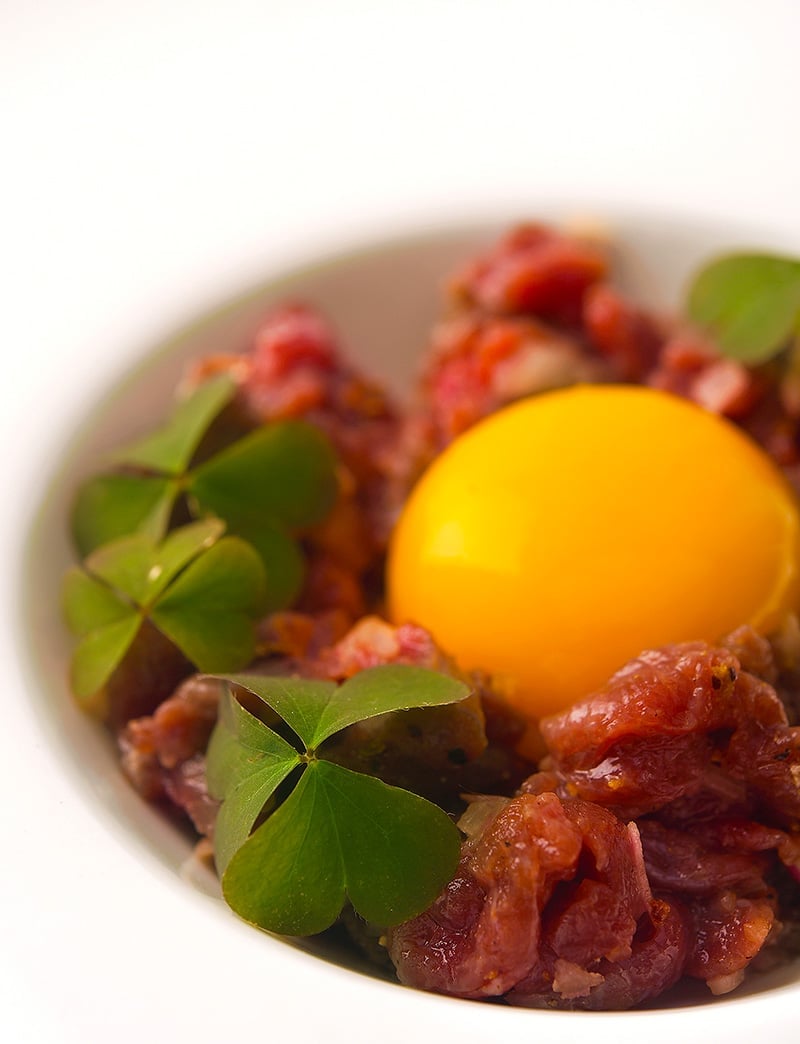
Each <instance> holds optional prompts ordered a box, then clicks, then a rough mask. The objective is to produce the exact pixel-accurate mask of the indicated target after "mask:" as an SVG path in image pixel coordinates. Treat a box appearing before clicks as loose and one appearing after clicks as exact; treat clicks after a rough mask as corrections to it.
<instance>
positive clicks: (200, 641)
mask: <svg viewBox="0 0 800 1044" xmlns="http://www.w3.org/2000/svg"><path fill="white" fill-rule="evenodd" d="M265 582H266V581H265V577H264V567H263V565H262V564H261V559H260V558H259V556H258V554H257V553H256V552H255V551H254V550H253V548H251V547H250V545H249V544H246V543H245V542H244V541H243V540H240V539H239V538H238V537H223V539H222V540H220V541H219V542H218V543H216V544H214V546H213V547H212V548H210V549H209V550H208V551H206V552H205V553H204V554H202V555H200V556H199V557H198V558H196V559H194V561H193V562H192V563H191V564H190V565H189V566H188V567H187V568H186V569H185V570H184V572H183V573H181V574H180V576H179V577H178V578H177V579H176V580H175V581H174V582H173V583H172V584H171V586H170V587H168V588H167V590H166V591H165V592H164V594H163V595H162V596H161V597H160V598H159V600H158V601H157V602H156V603H155V605H154V606H153V608H152V611H151V616H152V620H153V622H154V623H155V625H156V626H157V627H158V628H159V630H161V631H163V632H164V634H166V635H167V637H168V638H170V639H171V640H172V641H173V642H174V643H175V644H176V645H177V646H178V648H179V649H181V651H182V652H183V653H184V654H185V655H186V656H187V657H188V659H190V660H191V661H192V663H194V664H195V665H196V666H197V667H199V668H200V670H201V671H229V670H237V669H238V668H241V667H243V666H244V665H245V664H246V663H248V662H249V661H250V660H251V659H252V658H253V654H254V652H255V635H254V631H253V618H254V616H255V615H257V613H258V611H259V609H260V607H261V605H262V604H263V599H264V588H265Z"/></svg>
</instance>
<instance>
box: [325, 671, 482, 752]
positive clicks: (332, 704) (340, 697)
mask: <svg viewBox="0 0 800 1044" xmlns="http://www.w3.org/2000/svg"><path fill="white" fill-rule="evenodd" d="M470 691H471V690H470V688H469V686H468V685H465V684H464V683H463V682H461V681H458V679H457V678H452V677H450V675H448V674H441V673H440V672H439V671H431V670H428V669H427V668H425V667H414V666H412V665H411V664H402V663H387V664H382V665H381V666H378V667H370V668H369V669H368V670H364V671H359V672H358V673H357V674H354V675H353V676H352V678H348V679H347V681H346V682H344V684H343V685H340V686H339V687H338V689H337V690H336V691H335V693H333V695H332V697H331V699H330V700H329V701H328V703H327V705H326V706H325V708H324V709H323V710H322V712H321V713H320V715H319V718H318V720H317V726H316V729H315V730H314V734H313V736H312V738H311V741H310V743H309V746H310V747H312V748H316V747H318V746H319V744H320V743H322V741H323V740H326V739H328V737H329V736H332V735H333V734H334V733H336V732H339V731H340V730H341V729H344V728H346V727H347V726H348V725H353V724H354V723H355V722H357V721H366V719H367V718H374V717H376V716H377V715H378V714H386V713H388V712H389V711H396V710H409V709H410V708H411V707H441V706H443V705H445V704H449V703H460V702H461V700H465V699H466V698H467V696H469V694H470Z"/></svg>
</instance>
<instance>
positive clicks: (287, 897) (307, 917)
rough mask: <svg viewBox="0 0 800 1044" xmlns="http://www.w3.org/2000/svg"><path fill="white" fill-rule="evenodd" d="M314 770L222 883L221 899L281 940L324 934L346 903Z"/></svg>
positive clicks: (330, 822) (332, 826)
mask: <svg viewBox="0 0 800 1044" xmlns="http://www.w3.org/2000/svg"><path fill="white" fill-rule="evenodd" d="M315 768H316V766H315V765H309V767H308V768H307V769H306V770H305V772H304V773H303V775H302V776H301V777H300V782H299V783H298V784H297V786H296V787H295V789H294V790H293V791H292V793H291V794H290V795H289V797H288V798H287V799H286V801H284V803H283V804H282V805H281V806H280V808H278V810H277V812H273V813H272V815H271V816H270V817H269V819H268V820H267V821H266V823H264V824H262V826H260V827H259V828H258V829H257V830H256V831H255V833H254V834H253V835H252V836H251V837H250V838H249V839H248V840H247V841H245V843H244V844H243V845H242V847H241V848H240V849H239V850H238V852H236V854H235V855H234V856H233V858H232V859H231V861H230V862H229V863H228V869H227V870H226V872H225V874H224V876H223V878H222V894H223V895H224V897H225V899H226V900H227V902H228V903H229V905H230V906H231V907H232V909H233V910H235V911H236V913H238V914H239V916H240V917H243V918H244V919H245V920H246V921H250V922H251V923H252V924H257V925H258V926H259V927H261V928H266V929H267V930H268V931H272V932H279V933H281V934H283V935H316V933H317V932H321V931H324V930H325V929H326V928H329V927H330V925H332V924H333V922H334V921H335V920H336V918H337V917H338V916H339V913H340V912H341V909H342V906H343V905H344V900H345V880H346V879H345V871H344V865H343V862H342V854H341V848H340V845H339V838H338V836H337V832H336V822H335V820H334V818H333V816H332V815H331V810H330V806H329V804H328V802H327V800H326V795H325V793H324V785H323V786H320V776H319V773H318V772H316V771H315Z"/></svg>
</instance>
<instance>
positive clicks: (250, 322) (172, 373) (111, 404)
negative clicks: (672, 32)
mask: <svg viewBox="0 0 800 1044" xmlns="http://www.w3.org/2000/svg"><path fill="white" fill-rule="evenodd" d="M537 216H541V215H539V214H537ZM568 216H569V215H568V214H563V213H561V214H554V213H549V214H545V215H544V217H546V218H547V219H555V220H560V219H561V218H565V217H568ZM599 217H600V218H601V219H602V220H603V221H604V223H605V224H606V225H607V226H608V228H609V231H610V233H611V235H612V237H613V240H614V242H615V243H616V244H618V245H617V246H615V248H614V251H615V266H616V273H617V281H618V283H619V284H620V285H622V286H623V287H624V288H626V289H628V290H630V291H631V292H633V293H634V294H636V295H637V297H638V298H639V299H640V300H642V301H643V302H645V303H647V304H649V305H651V306H655V307H657V308H664V309H669V308H672V307H675V306H676V305H677V304H678V302H679V300H680V289H681V286H682V285H683V283H684V281H685V280H686V278H687V276H688V275H689V274H690V272H691V270H692V269H693V267H694V266H695V265H696V264H697V263H699V262H700V261H701V260H702V259H704V258H706V257H707V256H708V255H709V254H711V253H713V252H714V251H716V250H722V249H731V248H733V247H736V246H746V245H751V246H752V245H758V246H761V247H762V248H764V247H773V248H776V249H781V248H786V247H789V246H791V244H790V243H784V242H783V241H782V237H780V236H777V235H769V236H767V235H765V234H764V233H763V232H761V233H760V234H754V233H752V232H750V231H749V230H741V229H731V228H729V227H704V226H701V225H699V224H698V223H697V222H694V221H681V220H673V219H671V218H661V219H658V220H655V219H653V218H651V217H641V216H637V215H619V214H613V215H608V214H602V215H599ZM498 231H500V229H499V228H498V227H496V226H494V225H489V224H486V225H481V226H475V227H462V228H458V229H444V230H442V229H432V230H428V231H423V232H421V233H419V234H417V235H413V236H409V237H406V238H403V239H399V240H394V241H390V242H384V243H379V244H376V245H370V246H367V247H362V248H360V249H356V250H352V251H349V252H345V253H342V254H341V255H338V256H335V257H331V258H328V259H326V260H323V261H321V262H319V263H316V264H313V265H310V266H308V267H304V268H298V269H296V270H294V271H292V272H290V273H288V274H282V275H281V276H280V277H278V278H274V279H270V280H268V281H266V282H264V283H263V284H262V285H259V286H257V287H255V288H253V289H252V290H250V291H249V292H248V293H246V294H245V295H243V296H242V297H240V298H238V299H236V300H234V301H233V302H231V303H228V304H225V305H224V306H222V307H220V308H217V309H216V310H214V311H212V312H209V313H207V314H205V315H202V316H201V318H199V319H198V320H197V321H194V322H192V323H191V324H190V325H188V326H186V327H185V328H184V329H182V330H180V331H179V332H177V333H175V334H174V335H173V336H171V337H169V338H167V339H165V340H164V342H163V343H161V344H159V345H155V346H153V347H152V348H151V349H150V350H148V351H145V352H144V354H143V361H142V362H141V363H140V364H139V365H138V366H137V367H136V368H135V370H134V371H133V372H129V373H127V374H123V375H121V376H120V378H119V379H118V380H117V382H116V383H115V384H114V385H113V386H112V387H109V388H108V390H107V394H106V395H105V396H103V398H102V401H99V402H89V403H86V414H85V416H86V419H85V421H84V423H83V424H82V426H81V428H80V430H79V431H78V432H74V433H73V432H65V433H64V445H65V447H66V448H65V449H64V451H63V453H62V455H61V457H60V459H59V460H57V461H55V462H54V463H53V467H52V472H51V477H50V480H49V482H48V483H47V484H46V487H45V490H44V492H43V496H42V500H41V503H40V505H39V509H38V511H37V514H36V517H35V520H34V522H33V525H32V527H31V533H30V539H29V542H28V547H27V554H26V561H25V564H24V577H23V596H22V597H23V606H22V617H23V626H24V630H25V631H26V633H27V634H28V635H29V636H30V638H29V643H30V648H29V650H28V652H29V661H30V672H31V676H32V678H33V679H34V691H33V692H32V693H31V698H32V699H33V700H34V701H35V702H36V707H37V709H38V710H39V711H40V712H41V713H40V718H41V721H42V727H43V729H45V730H46V731H47V732H48V733H49V736H50V739H51V742H52V745H53V748H54V758H57V759H58V761H59V762H60V768H61V769H62V770H63V771H65V772H67V773H69V774H70V775H72V776H73V777H74V778H79V779H80V780H81V783H82V785H83V786H84V787H85V789H86V793H87V799H88V800H91V801H94V802H95V803H97V804H98V805H99V806H100V807H101V808H102V809H103V810H104V812H105V814H106V815H107V818H108V822H109V827H110V829H114V830H117V831H122V832H124V833H125V835H126V836H127V837H128V838H130V840H131V841H132V842H133V844H132V858H135V857H138V858H145V859H152V858H155V859H158V860H160V862H161V863H162V864H163V865H164V866H165V867H167V868H168V869H169V871H170V872H172V873H174V874H176V875H180V876H181V877H183V878H185V879H186V880H187V882H188V884H187V887H194V888H197V889H200V890H201V891H203V892H206V893H207V894H208V895H209V896H210V897H213V900H214V901H218V902H221V900H219V892H218V888H217V884H216V880H215V879H214V877H213V875H211V874H210V873H209V872H207V871H206V872H204V871H203V870H202V869H201V868H200V867H198V866H194V865H193V863H192V861H191V859H190V856H191V850H192V842H191V839H190V838H189V837H188V836H186V835H185V834H184V833H182V832H181V831H180V830H179V829H178V828H177V827H175V826H174V825H173V824H172V823H170V822H168V821H166V820H165V819H164V818H163V817H162V816H161V815H160V814H159V813H158V812H157V811H156V810H155V809H153V808H151V807H150V806H148V805H147V804H145V803H144V802H143V801H142V800H141V799H139V797H138V796H137V795H136V794H134V793H133V791H132V790H131V789H130V788H129V786H128V785H127V783H126V782H125V780H124V779H123V777H122V775H121V773H120V770H119V767H118V763H117V758H116V753H115V750H114V746H113V744H112V742H111V741H110V739H109V738H108V736H107V735H106V734H105V732H104V731H103V730H102V729H101V728H100V727H99V726H98V725H97V724H96V723H95V722H94V721H93V720H91V719H89V718H88V717H86V716H85V715H83V714H82V713H81V712H80V711H79V710H78V709H77V708H76V706H75V704H74V702H73V701H72V699H71V697H70V695H69V693H68V691H67V688H66V685H65V681H64V678H65V665H66V663H67V662H68V659H69V655H70V639H69V636H68V634H67V633H66V631H65V628H64V626H63V624H62V621H61V619H60V614H59V583H60V577H61V575H62V573H63V571H64V570H65V568H66V567H67V565H68V564H70V562H71V561H72V553H71V549H70V546H69V543H68V539H67V533H66V518H67V514H68V510H69V504H70V501H71V498H72V496H73V494H74V490H75V488H76V486H77V484H78V483H79V482H80V480H81V479H82V478H83V477H84V476H85V475H87V474H89V473H91V472H93V471H95V470H97V468H98V466H99V464H100V461H101V458H102V456H103V454H104V452H105V451H107V450H109V449H111V448H113V447H115V446H116V445H119V444H121V443H123V442H124V441H126V440H128V439H129V438H131V437H133V436H135V435H137V434H139V433H141V432H144V431H146V430H147V429H148V428H150V427H152V425H153V424H154V423H155V422H157V421H158V420H159V419H160V418H161V417H163V416H164V414H165V413H166V411H167V409H168V405H169V402H170V400H171V397H172V395H173V390H174V388H175V386H176V384H177V383H178V380H179V379H180V376H181V373H182V371H183V368H184V366H185V364H186V362H187V360H190V359H195V358H197V357H199V356H201V355H203V354H207V353H212V352H219V351H230V350H237V349H240V348H244V347H245V346H246V345H247V344H248V342H249V340H250V338H251V337H252V335H253V333H254V332H255V329H256V328H257V326H258V325H259V322H260V321H261V319H262V318H263V316H264V314H265V313H266V312H267V311H268V310H269V309H270V307H271V306H273V305H275V304H277V303H280V302H283V301H286V300H287V299H289V300H303V301H307V302H309V303H312V304H314V305H315V306H317V307H319V308H320V309H321V310H322V311H323V312H324V313H325V314H327V316H328V317H329V318H330V319H331V320H332V321H333V323H334V325H335V326H336V327H337V329H338V330H339V333H340V334H341V338H342V341H343V343H344V345H345V346H346V348H347V352H348V355H349V356H350V358H352V359H353V360H354V361H355V362H356V363H357V364H359V365H360V366H362V367H363V368H364V369H365V370H366V371H367V372H368V373H371V374H373V375H375V376H376V377H378V378H380V379H382V380H384V381H385V382H387V383H388V384H389V385H390V386H391V387H392V388H394V389H395V390H396V391H398V392H399V393H402V391H403V389H404V388H406V387H407V386H408V384H409V381H410V379H411V377H412V375H413V373H414V370H415V367H416V363H417V360H418V358H419V357H420V355H421V353H422V351H423V350H424V348H425V345H426V342H427V337H428V331H429V329H430V326H431V323H432V322H433V321H434V320H435V317H436V315H437V312H438V309H439V306H440V287H441V284H442V281H443V279H444V277H446V276H447V274H448V273H449V272H450V271H451V270H452V269H453V267H454V266H455V265H457V264H458V263H459V261H461V260H462V259H464V258H467V257H469V256H470V253H471V252H472V251H474V250H475V249H476V247H479V246H480V245H481V244H482V243H485V242H488V241H490V240H491V239H492V238H493V237H494V236H495V235H496V234H497V233H498ZM795 248H796V244H795ZM25 592H37V597H36V598H35V599H34V598H31V597H29V596H28V595H27V594H25ZM288 945H298V946H302V948H304V949H308V950H309V952H310V953H313V954H315V955H317V956H319V957H324V958H326V959H330V960H335V961H337V962H339V963H343V964H347V965H348V966H350V967H353V968H354V969H357V970H361V971H365V972H367V973H369V974H379V973H376V972H375V971H374V970H373V969H372V968H371V967H369V966H367V965H365V964H364V963H363V962H362V961H361V960H360V959H359V958H358V957H356V956H355V955H353V953H352V952H351V951H350V950H349V949H348V948H346V947H342V946H341V945H340V944H338V943H337V942H336V941H335V940H333V941H330V940H329V941H327V942H324V943H319V942H318V941H311V942H299V943H295V942H290V943H288ZM780 988H793V989H795V990H797V992H798V993H800V967H798V965H797V964H795V965H790V966H783V967H780V968H777V969H775V970H773V971H771V972H768V973H759V974H753V975H751V976H750V978H749V980H748V981H747V983H746V985H745V986H744V987H743V988H740V990H738V991H737V992H735V993H734V994H732V995H731V997H730V998H729V999H723V1000H722V1001H716V1002H715V1003H732V1002H735V1000H737V999H741V998H742V997H745V996H747V995H749V994H753V993H758V992H761V991H764V990H774V989H780ZM707 998H708V994H707V992H706V991H705V990H702V991H688V992H686V991H684V992H682V993H680V994H676V996H675V997H673V998H671V999H670V1002H669V1003H670V1004H672V1005H673V1006H675V1005H684V1004H687V1003H688V1004H693V1003H698V1002H702V1001H705V1000H706V999H707ZM661 1006H663V1002H662V1004H661Z"/></svg>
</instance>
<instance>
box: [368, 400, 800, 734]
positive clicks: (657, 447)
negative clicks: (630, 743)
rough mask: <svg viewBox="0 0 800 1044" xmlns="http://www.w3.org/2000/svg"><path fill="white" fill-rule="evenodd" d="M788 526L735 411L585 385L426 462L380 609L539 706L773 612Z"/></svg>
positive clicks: (768, 467) (787, 599) (791, 547)
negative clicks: (662, 648) (734, 420)
mask: <svg viewBox="0 0 800 1044" xmlns="http://www.w3.org/2000/svg"><path fill="white" fill-rule="evenodd" d="M799 532H800V521H799V519H798V506H797V503H796V501H795V497H794V495H793V493H792V492H791V490H790V489H789V487H788V485H787V484H786V482H785V480H784V479H783V477H782V476H781V474H780V472H779V471H778V469H777V467H776V466H775V465H774V464H773V462H772V461H771V460H770V459H769V458H768V457H767V456H766V455H765V454H764V453H763V452H762V451H761V450H760V449H759V448H758V447H757V446H756V445H755V443H753V442H752V441H751V440H750V439H749V438H748V437H747V436H745V435H744V434H743V433H741V432H740V431H739V430H738V429H737V428H735V427H734V426H733V425H732V424H730V423H729V422H727V421H725V420H722V419H720V418H719V417H716V416H714V415H712V414H710V413H707V412H705V411H703V410H701V409H700V408H699V407H697V406H694V405H693V404H691V403H689V402H686V401H684V400H682V399H679V398H676V397H674V396H671V395H668V394H666V393H663V392H658V391H654V390H651V389H647V388H642V387H632V386H625V387H623V386H612V385H606V386H603V385H592V386H582V387H577V388H572V389H569V390H566V391H559V392H552V393H549V394H546V395H541V396H537V397H534V398H531V399H527V400H524V401H522V402H520V403H518V404H516V405H514V406H511V407H508V408H507V409H505V410H503V411H501V412H499V413H497V414H495V415H494V416H492V417H490V418H489V419H487V420H486V421H484V422H482V423H481V424H479V425H477V426H476V427H475V428H473V429H471V430H470V431H468V432H467V433H466V434H465V435H463V436H462V437H461V438H460V439H458V440H457V441H456V442H455V443H453V444H452V445H451V446H450V447H449V448H448V449H447V450H446V451H445V452H444V453H443V454H442V456H441V457H439V458H438V459H437V460H436V461H435V462H434V464H433V465H432V466H431V468H430V469H429V470H428V471H427V472H426V474H425V475H424V476H423V477H422V479H421V480H420V482H419V483H418V485H417V487H416V488H415V490H414V492H413V494H412V496H411V498H410V500H409V503H408V505H407V506H406V508H405V511H404V513H403V515H402V517H401V519H400V521H399V524H398V526H397V528H396V531H395V533H394V536H393V540H392V544H391V547H390V554H389V566H388V588H389V610H390V615H391V616H392V618H393V619H394V620H395V621H396V622H401V621H404V620H413V621H416V622H417V623H420V624H422V625H424V626H425V627H427V628H429V629H430V630H431V632H432V633H433V635H434V637H435V638H436V640H437V641H438V642H439V644H440V645H441V646H442V647H443V648H444V649H445V650H446V651H447V652H449V653H450V654H452V655H453V656H454V657H455V658H456V660H457V661H458V663H459V664H460V666H461V667H463V668H465V669H473V668H482V669H484V670H486V671H489V672H490V673H492V674H493V675H494V676H495V678H496V679H497V681H498V682H500V683H501V685H503V687H504V689H505V691H506V692H507V694H508V697H509V699H510V701H511V702H512V703H513V704H514V705H516V706H517V707H518V708H519V709H521V710H523V711H525V712H526V713H527V714H528V715H530V716H537V717H539V716H543V715H545V714H548V713H552V712H554V711H557V710H560V709H563V708H564V707H566V706H568V705H569V704H570V703H571V702H573V701H574V700H576V699H578V698H580V697H582V696H584V695H587V694H588V693H590V692H591V691H593V690H594V689H596V688H597V687H598V686H600V685H601V684H602V683H603V682H604V681H605V680H606V679H607V678H608V677H609V675H610V674H612V673H613V672H614V671H615V670H616V669H617V668H618V667H620V666H621V665H622V664H623V663H625V661H626V660H628V659H629V658H631V657H632V656H635V655H637V654H638V653H639V652H641V651H642V650H643V649H646V648H651V647H654V646H658V645H662V644H664V643H667V642H673V641H683V640H687V639H699V638H704V639H707V640H709V641H713V640H715V639H717V638H719V637H721V636H722V635H724V634H725V633H726V632H728V631H731V630H733V629H734V628H735V627H738V626H739V625H740V624H743V623H751V624H752V625H753V626H754V627H756V628H757V629H759V630H760V631H762V632H769V631H770V630H771V629H774V628H775V627H777V626H779V624H780V622H781V620H782V619H783V617H784V616H785V614H786V613H787V611H789V610H790V609H793V608H796V607H797V603H798V589H799V585H798V550H799V547H798V544H799V541H800V537H799V535H798V534H799Z"/></svg>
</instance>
